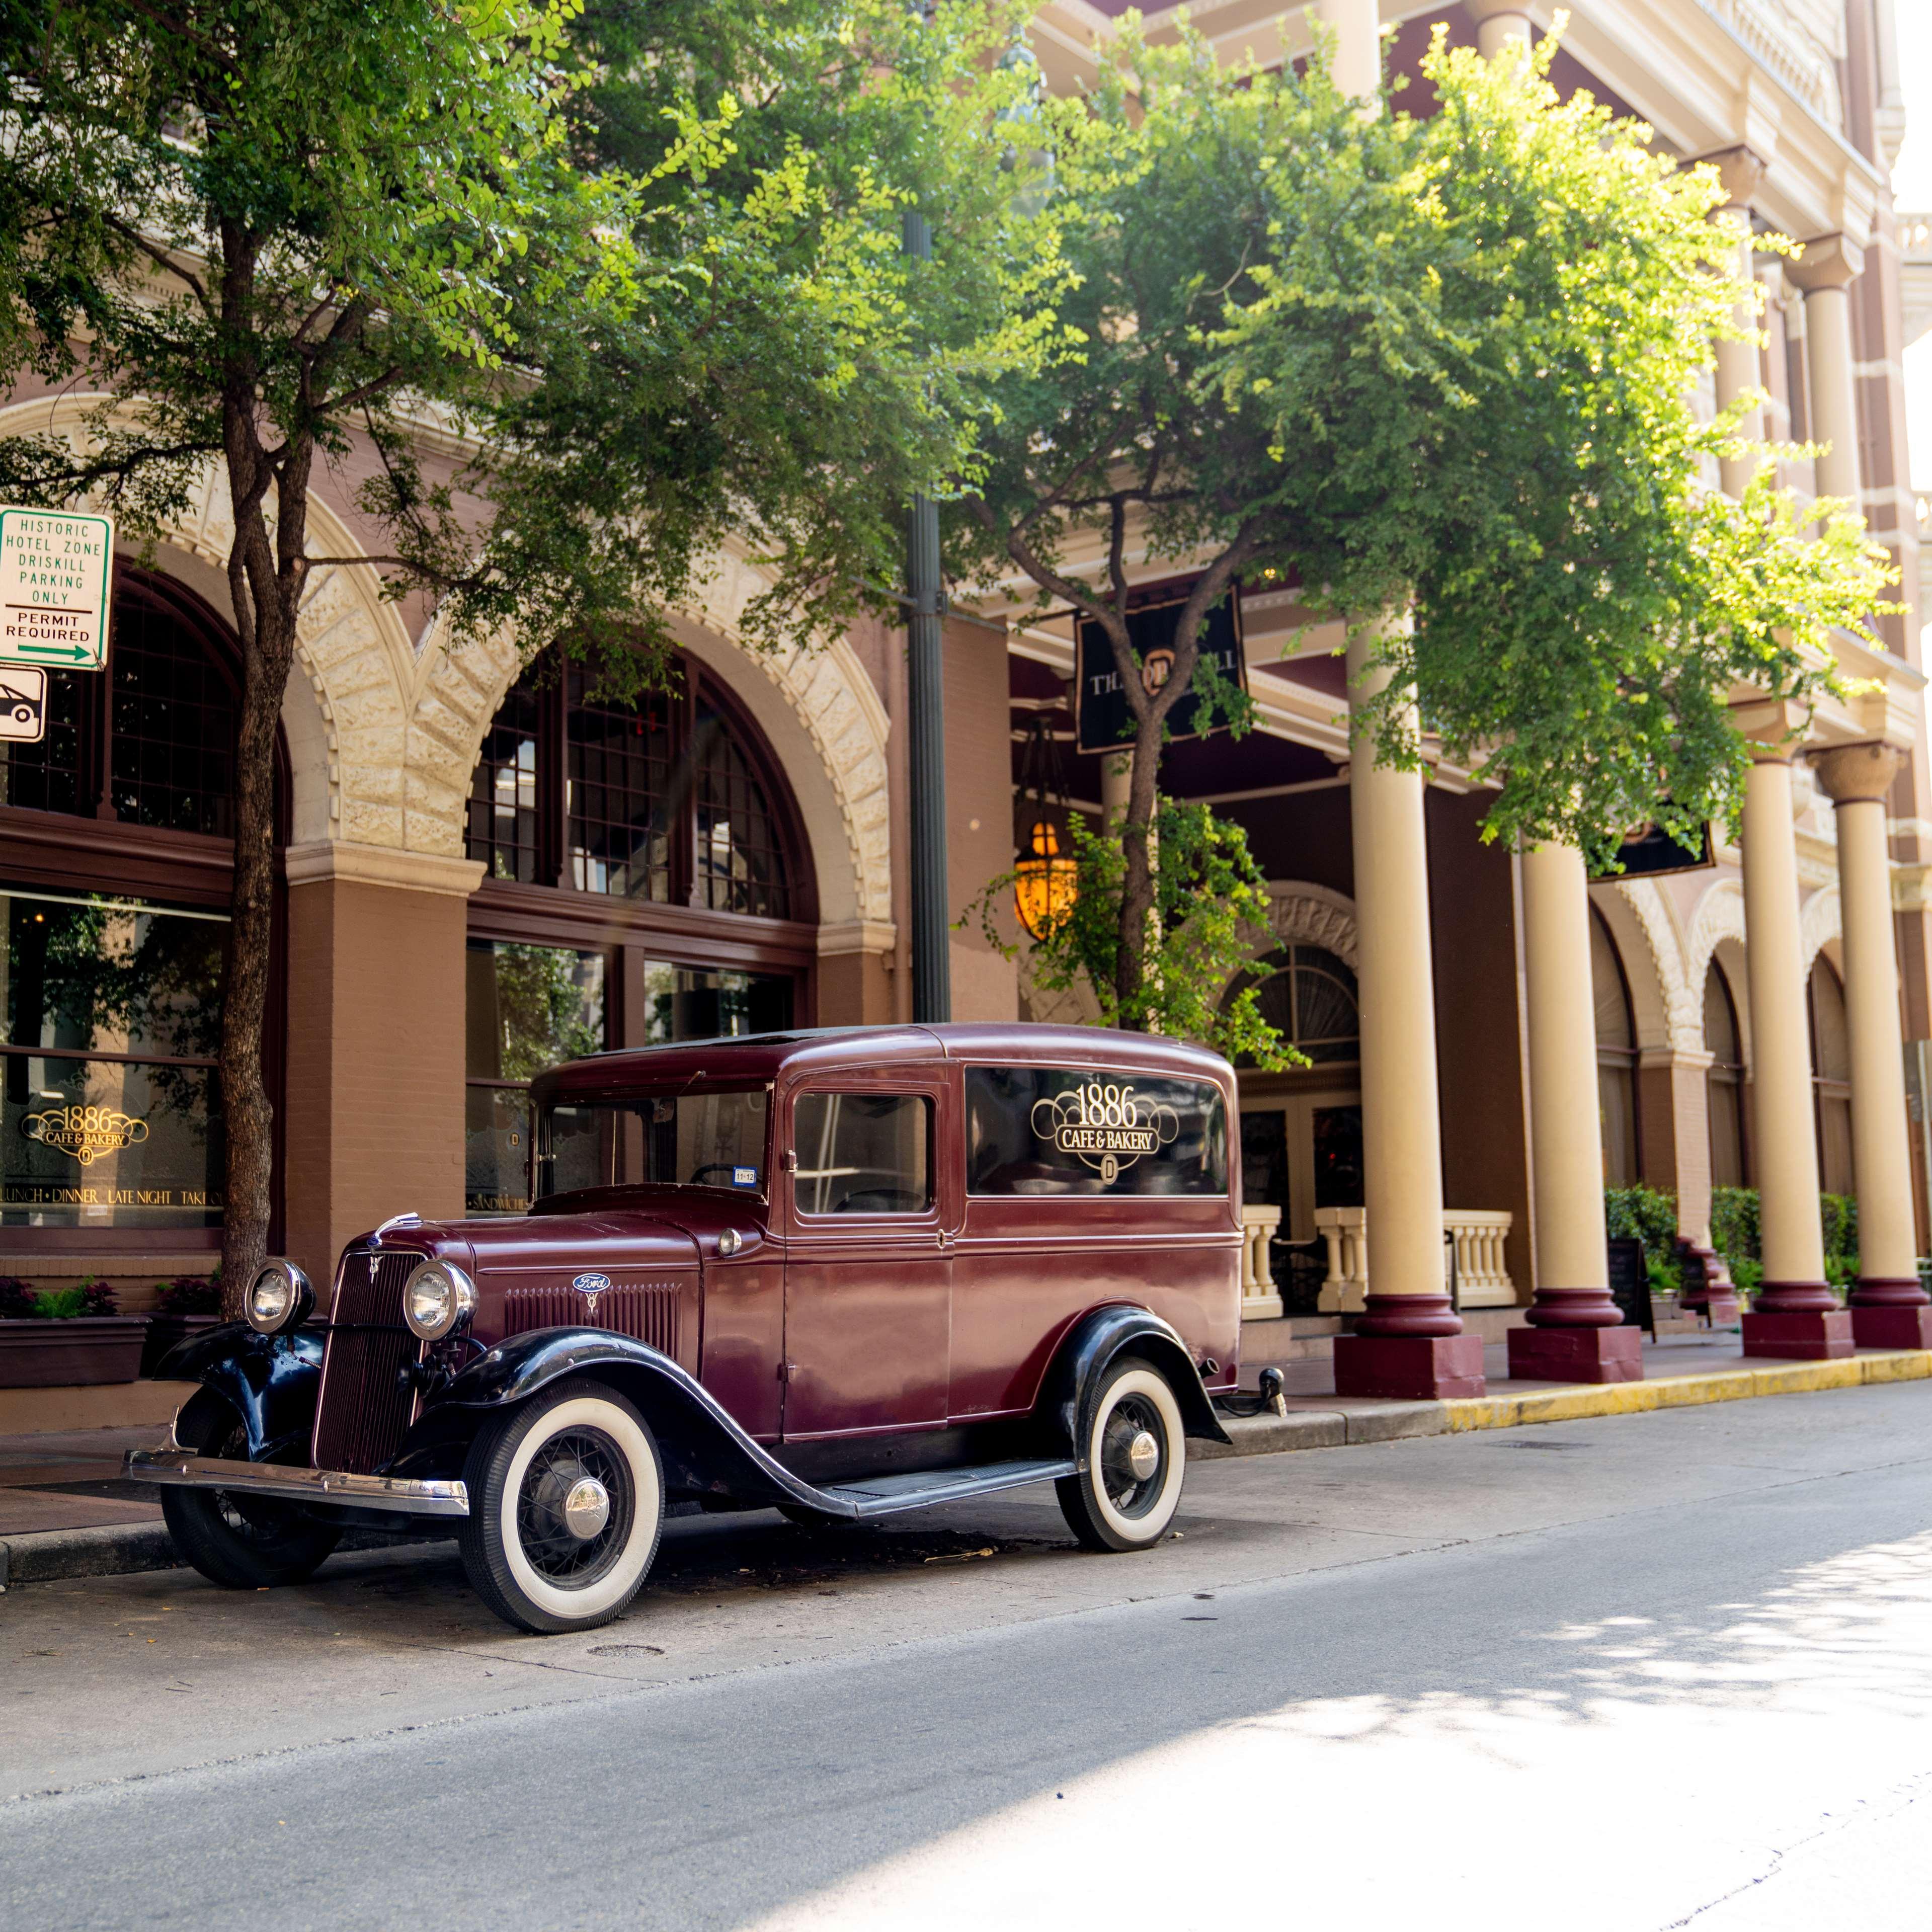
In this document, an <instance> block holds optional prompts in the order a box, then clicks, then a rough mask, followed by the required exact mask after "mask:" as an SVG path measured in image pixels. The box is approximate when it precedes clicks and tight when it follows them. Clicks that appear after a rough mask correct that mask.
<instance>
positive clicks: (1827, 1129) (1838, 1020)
mask: <svg viewBox="0 0 1932 1932" xmlns="http://www.w3.org/2000/svg"><path fill="white" fill-rule="evenodd" d="M1806 992H1807V999H1806V1005H1807V1007H1808V1008H1809V1016H1810V1019H1811V1094H1812V1104H1813V1106H1814V1109H1816V1113H1817V1127H1818V1184H1819V1185H1820V1187H1822V1188H1823V1190H1825V1192H1826V1193H1827V1194H1849V1193H1851V1192H1852V1188H1853V1186H1854V1183H1853V1181H1852V1049H1851V1040H1850V1037H1849V1034H1847V1032H1846V1027H1845V989H1844V986H1843V983H1841V981H1840V980H1839V978H1838V974H1837V972H1836V971H1835V970H1834V969H1833V968H1832V964H1831V962H1829V960H1828V959H1826V958H1825V957H1824V956H1823V955H1822V954H1820V956H1819V958H1818V959H1817V960H1816V961H1815V962H1814V963H1813V965H1812V968H1811V983H1810V985H1809V986H1808V988H1807V989H1806Z"/></svg>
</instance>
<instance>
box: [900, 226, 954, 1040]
mask: <svg viewBox="0 0 1932 1932" xmlns="http://www.w3.org/2000/svg"><path fill="white" fill-rule="evenodd" d="M901 246H902V248H903V249H904V253H905V254H907V255H908V256H910V257H911V258H912V260H914V261H916V262H929V261H931V260H932V224H931V223H929V222H928V221H927V220H926V217H924V216H923V215H922V214H918V213H917V212H916V211H914V210H913V209H910V208H908V209H907V210H906V211H905V214H904V220H903V222H902V225H901ZM940 613H941V591H940V581H939V506H938V505H937V504H936V503H935V502H933V500H932V498H931V497H929V496H914V497H913V499H912V505H911V508H910V510H909V511H907V516H906V708H907V711H908V712H910V718H908V720H907V722H908V723H909V724H910V727H911V729H910V732H909V733H908V734H907V766H908V772H907V778H908V784H907V790H909V792H910V795H911V805H912V844H911V859H912V863H911V865H910V868H909V870H910V874H911V879H912V1016H913V1022H914V1023H915V1024H916V1025H928V1026H929V1025H933V1024H934V1023H935V1022H938V1021H941V1020H950V1019H951V1018H952V1017H953V962H952V958H951V953H950V947H951V944H952V941H951V939H950V936H949V935H950V926H951V922H950V919H948V917H947V907H948V905H949V904H950V894H949V892H948V891H947V882H946V682H945V680H946V667H945V663H944V658H943V656H942V654H941V652H942V643H943V637H942V631H941V614H940Z"/></svg>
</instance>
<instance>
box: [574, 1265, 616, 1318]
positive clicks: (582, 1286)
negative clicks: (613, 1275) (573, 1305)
mask: <svg viewBox="0 0 1932 1932" xmlns="http://www.w3.org/2000/svg"><path fill="white" fill-rule="evenodd" d="M570 1285H571V1287H572V1288H574V1289H576V1291H577V1293H578V1294H579V1295H582V1296H583V1310H584V1313H586V1315H588V1316H590V1317H591V1318H592V1319H593V1320H595V1318H596V1314H597V1299H598V1296H599V1295H607V1294H608V1293H609V1292H610V1277H609V1276H608V1275H607V1274H580V1275H579V1276H578V1277H577V1279H576V1280H574V1281H573V1282H572V1283H571V1284H570Z"/></svg>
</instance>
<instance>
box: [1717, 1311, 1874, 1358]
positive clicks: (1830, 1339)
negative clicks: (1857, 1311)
mask: <svg viewBox="0 0 1932 1932" xmlns="http://www.w3.org/2000/svg"><path fill="white" fill-rule="evenodd" d="M1743 1324H1744V1334H1745V1350H1744V1352H1745V1354H1746V1355H1763V1356H1768V1357H1769V1358H1772V1359H1773V1360H1775V1361H1787V1362H1833V1361H1838V1360H1839V1359H1840V1358H1841V1357H1843V1356H1846V1355H1849V1354H1850V1353H1851V1352H1852V1349H1853V1347H1854V1346H1855V1344H1854V1343H1853V1341H1852V1317H1851V1311H1850V1310H1849V1309H1843V1308H1841V1309H1837V1310H1834V1311H1833V1312H1832V1313H1829V1314H1826V1313H1824V1312H1823V1310H1818V1311H1815V1312H1814V1311H1813V1310H1801V1311H1799V1312H1798V1313H1794V1314H1790V1315H1778V1314H1772V1315H1747V1316H1745V1317H1744V1318H1743Z"/></svg>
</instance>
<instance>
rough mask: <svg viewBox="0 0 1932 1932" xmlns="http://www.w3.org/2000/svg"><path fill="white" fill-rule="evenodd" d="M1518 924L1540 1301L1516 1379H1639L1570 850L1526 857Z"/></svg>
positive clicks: (1583, 898)
mask: <svg viewBox="0 0 1932 1932" xmlns="http://www.w3.org/2000/svg"><path fill="white" fill-rule="evenodd" d="M1523 971H1524V980H1525V983H1526V994H1527V1002H1528V1006H1529V1015H1528V1019H1529V1107H1530V1148H1531V1151H1532V1154H1533V1156H1534V1157H1535V1165H1534V1173H1535V1181H1534V1187H1535V1202H1536V1298H1535V1301H1534V1303H1533V1304H1532V1306H1531V1308H1530V1311H1529V1316H1528V1318H1527V1319H1528V1321H1529V1327H1528V1328H1522V1329H1511V1331H1510V1334H1509V1352H1510V1374H1511V1377H1512V1378H1513V1379H1518V1378H1522V1379H1535V1380H1539V1381H1543V1380H1548V1381H1559V1382H1561V1381H1574V1380H1583V1381H1586V1382H1635V1381H1637V1380H1639V1379H1641V1377H1642V1376H1643V1331H1642V1330H1641V1329H1639V1328H1634V1327H1631V1326H1628V1325H1625V1322H1624V1319H1623V1316H1622V1313H1620V1312H1619V1309H1618V1307H1617V1305H1616V1303H1615V1302H1614V1301H1612V1300H1611V1299H1610V1262H1609V1256H1608V1255H1607V1252H1606V1249H1605V1245H1604V1154H1603V1133H1602V1127H1601V1122H1600V1121H1599V1119H1598V1100H1597V1018H1596V1001H1595V997H1594V992H1593V989H1592V982H1591V972H1590V900H1589V877H1588V876H1587V874H1586V873H1585V871H1584V869H1583V854H1582V853H1580V852H1579V851H1578V850H1577V848H1576V847H1574V845H1557V844H1548V845H1537V846H1532V847H1530V848H1529V850H1526V851H1525V853H1523Z"/></svg>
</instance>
